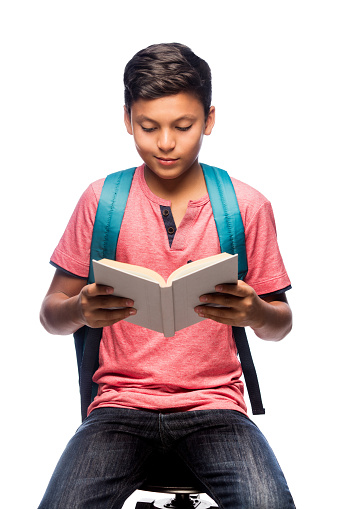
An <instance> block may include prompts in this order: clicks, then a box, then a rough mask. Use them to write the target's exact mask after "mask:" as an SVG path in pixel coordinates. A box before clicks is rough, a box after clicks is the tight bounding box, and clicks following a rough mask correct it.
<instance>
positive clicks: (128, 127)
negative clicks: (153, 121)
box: [124, 106, 133, 134]
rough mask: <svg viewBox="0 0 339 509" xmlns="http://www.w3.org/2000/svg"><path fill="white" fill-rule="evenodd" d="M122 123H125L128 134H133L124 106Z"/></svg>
mask: <svg viewBox="0 0 339 509" xmlns="http://www.w3.org/2000/svg"><path fill="white" fill-rule="evenodd" d="M124 121H125V126H126V129H127V132H128V134H133V129H132V124H131V119H130V116H129V113H128V111H127V108H126V106H124Z"/></svg>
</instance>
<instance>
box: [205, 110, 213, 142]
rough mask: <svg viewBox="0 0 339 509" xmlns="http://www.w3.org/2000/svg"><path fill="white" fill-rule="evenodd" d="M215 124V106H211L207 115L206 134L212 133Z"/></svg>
mask: <svg viewBox="0 0 339 509" xmlns="http://www.w3.org/2000/svg"><path fill="white" fill-rule="evenodd" d="M214 124H215V107H214V106H211V107H210V111H209V113H208V116H207V120H206V124H205V132H204V134H206V135H207V136H208V135H209V134H211V132H212V129H213V127H214Z"/></svg>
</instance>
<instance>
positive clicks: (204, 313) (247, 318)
mask: <svg viewBox="0 0 339 509" xmlns="http://www.w3.org/2000/svg"><path fill="white" fill-rule="evenodd" d="M215 289H216V293H210V294H206V295H202V296H201V297H200V302H201V304H202V305H199V306H196V307H195V308H194V310H195V312H196V313H198V315H199V316H200V317H202V318H210V319H211V320H214V321H217V322H220V323H224V324H227V325H235V326H247V325H251V323H252V322H253V320H254V317H255V315H256V312H257V308H258V301H259V300H260V299H259V297H258V296H257V294H256V293H255V291H254V290H253V288H252V287H250V286H249V285H247V284H246V283H244V282H243V281H238V284H237V285H230V284H221V285H217V286H216V287H215Z"/></svg>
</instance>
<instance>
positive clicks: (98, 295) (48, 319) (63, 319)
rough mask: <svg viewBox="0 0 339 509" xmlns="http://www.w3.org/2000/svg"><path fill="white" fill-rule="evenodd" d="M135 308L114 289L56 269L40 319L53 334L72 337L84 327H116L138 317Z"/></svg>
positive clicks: (131, 302)
mask: <svg viewBox="0 0 339 509" xmlns="http://www.w3.org/2000/svg"><path fill="white" fill-rule="evenodd" d="M133 305H134V303H133V301H132V300H130V299H126V298H122V297H116V296H115V295H114V290H113V288H111V287H108V286H103V285H97V284H95V283H94V284H91V285H87V284H86V280H84V279H81V278H78V277H74V276H71V275H69V274H66V273H64V272H63V271H61V270H60V269H57V270H56V272H55V274H54V277H53V280H52V283H51V286H50V288H49V290H48V292H47V294H46V297H45V298H44V301H43V303H42V306H41V312H40V320H41V323H42V324H43V326H44V327H45V329H46V330H47V331H48V332H50V333H51V334H59V335H66V334H73V333H74V332H75V331H76V330H78V329H80V327H82V326H83V325H87V326H89V327H92V328H99V327H106V326H109V325H113V324H114V323H116V322H118V321H119V320H123V319H124V318H127V317H128V316H130V315H131V314H135V313H136V310H135V309H134V308H132V307H131V306H133ZM112 308H113V309H112ZM114 308H115V309H114Z"/></svg>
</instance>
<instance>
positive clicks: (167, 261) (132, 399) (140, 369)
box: [51, 166, 290, 413]
mask: <svg viewBox="0 0 339 509" xmlns="http://www.w3.org/2000/svg"><path fill="white" fill-rule="evenodd" d="M103 182H104V179H101V180H98V181H96V182H94V183H93V184H91V185H90V186H89V187H88V189H87V190H86V191H85V192H84V194H83V195H82V197H81V198H80V200H79V202H78V205H77V207H76V209H75V211H74V213H73V215H72V217H71V219H70V221H69V224H68V226H67V228H66V230H65V233H64V235H63V236H62V238H61V240H60V242H59V244H58V246H57V248H56V249H55V251H54V253H53V255H52V258H51V262H52V263H53V264H55V265H57V266H59V267H60V268H62V269H64V270H67V271H68V272H71V273H73V274H75V275H77V276H80V277H87V275H88V270H89V258H90V245H91V238H92V230H93V224H94V220H95V214H96V209H97V205H98V201H99V197H100V193H101V189H102V186H103ZM232 182H233V185H234V188H235V191H236V194H237V198H238V203H239V207H240V211H241V215H242V219H243V222H244V228H245V237H246V251H247V258H248V267H249V269H248V274H247V276H246V279H245V282H246V283H248V284H249V285H250V286H252V287H253V288H254V290H255V291H256V292H257V293H258V294H259V295H264V294H267V293H271V292H276V291H279V290H282V289H284V288H287V287H288V286H289V285H290V281H289V278H288V275H287V273H286V270H285V267H284V264H283V261H282V258H281V255H280V252H279V248H278V244H277V238H276V230H275V222H274V217H273V212H272V208H271V205H270V203H269V202H268V201H267V199H266V198H265V197H264V196H263V195H262V194H260V193H259V192H258V191H256V190H255V189H253V188H251V187H250V186H248V185H246V184H244V183H242V182H240V181H238V180H235V179H232ZM161 205H164V206H166V207H170V202H169V201H167V200H164V199H162V198H158V197H157V196H155V195H154V194H153V193H152V192H151V190H150V189H149V188H148V186H147V184H146V181H145V178H144V171H143V166H140V167H139V168H137V170H136V172H135V176H134V179H133V182H132V186H131V190H130V194H129V198H128V201H127V205H126V210H125V215H124V218H123V222H122V225H121V229H120V235H119V239H118V245H117V254H116V259H117V260H119V261H122V262H125V263H131V264H135V265H141V266H144V267H148V268H150V269H153V270H155V271H156V272H158V273H159V274H161V275H162V276H163V277H164V278H165V279H167V278H168V276H169V275H170V274H171V273H172V272H173V271H174V270H175V269H177V268H178V267H180V266H181V265H184V264H186V263H187V262H188V261H189V260H192V261H194V260H198V259H201V258H204V257H206V256H211V255H214V254H217V253H220V245H219V239H218V234H217V231H216V226H215V222H214V218H213V213H212V208H211V204H210V200H209V196H208V195H207V194H206V195H205V196H203V197H202V198H200V199H199V200H194V201H190V202H189V203H188V207H187V211H186V214H185V217H184V218H183V220H182V222H181V223H180V225H179V227H178V228H177V231H176V233H175V235H174V239H173V242H172V245H171V247H170V244H169V240H168V235H167V231H166V228H165V224H164V220H163V216H162V213H161V208H160V206H161ZM220 282H221V283H222V281H220ZM127 297H128V296H127ZM241 374H242V370H241V365H240V363H239V360H238V358H237V351H236V347H235V343H234V340H233V338H232V329H231V327H229V326H226V325H222V324H219V323H217V322H214V321H212V320H204V321H202V322H200V323H198V324H195V325H192V326H191V327H187V328H186V329H183V330H181V331H179V332H177V333H176V334H175V336H173V337H172V338H165V337H164V336H163V334H161V333H157V332H154V331H150V330H148V329H145V328H142V327H139V326H137V325H133V324H131V323H128V322H126V321H120V322H118V323H117V324H115V325H113V326H112V327H105V328H104V330H103V337H102V340H101V344H100V352H99V368H98V370H97V371H96V372H95V374H94V377H93V380H94V382H96V383H97V384H98V385H99V391H98V395H97V396H96V398H95V400H94V401H93V403H92V404H91V405H90V407H89V411H88V413H90V412H91V411H92V410H93V409H95V408H98V407H126V408H132V409H150V410H162V411H186V410H204V409H232V410H238V411H240V412H243V413H246V405H245V402H244V398H243V393H244V388H243V383H242V381H241V380H240V377H241Z"/></svg>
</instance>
